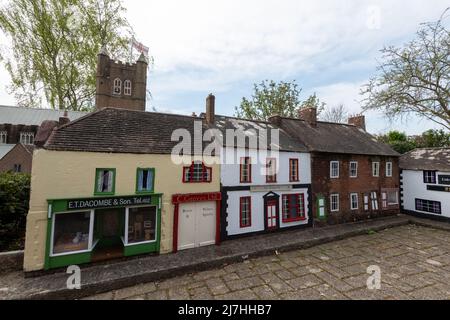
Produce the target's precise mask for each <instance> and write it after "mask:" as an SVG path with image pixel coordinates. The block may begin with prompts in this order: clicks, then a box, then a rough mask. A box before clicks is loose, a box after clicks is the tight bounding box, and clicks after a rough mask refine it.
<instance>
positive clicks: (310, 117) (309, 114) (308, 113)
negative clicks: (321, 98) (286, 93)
mask: <svg viewBox="0 0 450 320" xmlns="http://www.w3.org/2000/svg"><path fill="white" fill-rule="evenodd" d="M298 117H299V118H300V119H301V120H304V121H306V122H308V123H309V124H310V125H311V126H312V127H315V126H317V109H316V108H314V107H305V108H301V109H300V110H298Z"/></svg>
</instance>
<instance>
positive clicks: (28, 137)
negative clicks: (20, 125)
mask: <svg viewBox="0 0 450 320" xmlns="http://www.w3.org/2000/svg"><path fill="white" fill-rule="evenodd" d="M20 143H22V144H27V145H32V144H34V133H33V132H21V133H20Z"/></svg>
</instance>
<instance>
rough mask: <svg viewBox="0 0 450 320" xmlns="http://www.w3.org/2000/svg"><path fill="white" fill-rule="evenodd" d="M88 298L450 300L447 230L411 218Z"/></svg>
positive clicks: (448, 239) (449, 236)
mask: <svg viewBox="0 0 450 320" xmlns="http://www.w3.org/2000/svg"><path fill="white" fill-rule="evenodd" d="M371 265H376V266H379V267H380V269H381V289H379V290H369V289H367V285H366V282H367V278H368V277H369V274H368V273H367V268H368V267H369V266H371ZM86 299H116V300H119V299H139V300H142V299H150V300H153V299H195V300H203V299H218V300H220V299H231V300H243V299H270V300H277V299H283V300H291V299H294V300H308V299H333V300H335V299H339V300H341V299H364V300H365V299H450V232H448V231H445V230H439V229H432V228H427V227H422V226H416V225H411V224H410V225H405V226H401V227H396V228H393V229H387V230H383V231H380V232H377V233H371V234H367V235H360V236H356V237H352V238H348V239H345V240H340V241H334V242H330V243H326V244H322V245H318V246H315V247H312V248H308V249H303V250H295V251H289V252H284V253H280V254H278V255H272V256H266V257H262V258H255V259H249V260H246V261H244V262H242V263H236V264H230V265H226V266H224V267H222V268H219V269H214V270H208V271H203V272H198V273H192V274H188V275H184V276H179V277H175V278H171V279H167V280H164V281H161V282H150V283H146V284H140V285H137V286H133V287H129V288H124V289H120V290H115V291H111V292H107V293H102V294H99V295H96V296H91V297H88V298H86Z"/></svg>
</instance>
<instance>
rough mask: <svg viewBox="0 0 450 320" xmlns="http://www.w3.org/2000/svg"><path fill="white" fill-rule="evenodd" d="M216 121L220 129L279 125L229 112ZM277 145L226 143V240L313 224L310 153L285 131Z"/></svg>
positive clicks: (223, 167)
mask: <svg viewBox="0 0 450 320" xmlns="http://www.w3.org/2000/svg"><path fill="white" fill-rule="evenodd" d="M216 126H217V127H219V128H220V129H221V130H222V129H224V128H231V127H235V128H241V129H242V128H245V130H251V129H254V130H256V131H258V130H259V129H261V128H265V129H276V128H275V127H273V125H271V124H270V123H265V122H257V121H247V120H241V119H234V118H225V117H222V118H216ZM273 144H274V143H273V141H270V143H268V145H272V146H273ZM277 145H278V146H279V148H280V150H278V151H277V152H272V153H271V152H270V151H268V150H266V149H264V148H260V149H258V148H256V149H255V148H250V147H249V146H248V145H247V146H240V147H234V146H230V145H229V144H227V143H224V147H223V148H222V149H221V152H220V153H221V154H220V157H221V185H222V187H221V191H222V217H221V237H222V239H228V238H232V237H236V236H240V235H244V234H255V233H263V232H273V231H277V230H281V229H287V228H295V227H297V228H298V227H302V226H309V225H311V223H312V216H311V211H312V210H311V200H310V199H311V158H310V154H309V153H308V151H307V149H306V147H305V146H304V145H302V144H300V143H299V142H297V141H293V140H292V139H291V138H290V137H289V136H288V135H287V134H285V133H284V132H283V131H281V130H280V132H279V142H278V144H277ZM259 146H261V145H259Z"/></svg>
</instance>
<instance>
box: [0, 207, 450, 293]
mask: <svg viewBox="0 0 450 320" xmlns="http://www.w3.org/2000/svg"><path fill="white" fill-rule="evenodd" d="M413 220H416V221H413ZM411 221H413V222H414V223H421V224H424V225H429V224H432V223H433V222H429V221H428V220H419V219H415V218H411V217H409V216H405V215H398V216H394V217H387V218H380V219H376V220H370V221H364V222H358V223H350V224H345V225H337V226H330V227H325V228H319V229H304V230H295V231H287V232H279V233H274V234H267V235H262V236H256V237H251V238H243V239H237V240H232V241H226V242H224V243H223V244H222V245H221V246H209V247H202V248H197V249H192V250H185V251H180V252H178V253H176V254H168V255H160V256H143V257H139V258H137V259H131V260H125V261H119V262H114V263H109V264H101V265H91V266H83V267H82V273H81V275H82V277H81V278H82V279H81V282H82V289H81V290H69V289H67V286H66V281H67V278H68V275H67V274H65V272H64V271H65V270H63V271H60V272H57V273H53V274H45V275H41V276H39V277H32V278H30V277H27V278H25V277H24V274H23V273H22V272H13V273H9V274H6V275H1V276H0V300H1V299H24V298H25V299H64V298H65V299H76V298H82V297H86V296H89V295H93V294H97V293H102V292H108V291H113V290H118V289H121V288H125V287H130V286H133V285H137V284H141V283H149V284H148V285H149V286H150V287H151V286H152V284H151V282H154V281H161V280H163V279H167V278H173V277H175V276H177V275H185V274H187V273H189V272H199V271H202V270H210V269H212V268H220V267H223V266H224V265H226V264H228V265H231V264H233V263H236V262H242V261H244V260H247V259H249V258H257V257H261V256H270V255H273V254H274V252H276V251H277V252H280V253H281V252H287V251H292V250H298V249H305V248H310V247H312V246H315V245H318V244H323V243H327V242H331V241H336V240H340V239H345V238H348V237H351V236H357V235H362V234H367V233H368V232H370V231H381V230H384V229H386V228H393V227H398V226H403V225H407V224H409V223H410V222H411ZM432 227H433V228H443V229H450V224H443V223H434V224H433V225H432ZM444 234H445V232H444ZM355 243H356V244H357V241H356V240H355ZM329 245H331V244H329ZM286 254H287V255H289V254H290V253H286ZM264 259H271V258H264ZM263 261H264V260H263ZM246 263H248V262H246ZM227 268H232V267H231V266H230V267H227ZM305 275H306V274H305ZM224 280H225V281H231V279H228V278H225V279H224ZM235 280H239V279H235ZM169 281H170V280H169ZM153 285H154V284H153ZM230 289H231V288H230ZM238 291H239V290H238ZM248 298H250V297H248Z"/></svg>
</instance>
